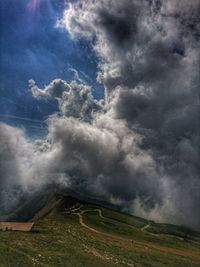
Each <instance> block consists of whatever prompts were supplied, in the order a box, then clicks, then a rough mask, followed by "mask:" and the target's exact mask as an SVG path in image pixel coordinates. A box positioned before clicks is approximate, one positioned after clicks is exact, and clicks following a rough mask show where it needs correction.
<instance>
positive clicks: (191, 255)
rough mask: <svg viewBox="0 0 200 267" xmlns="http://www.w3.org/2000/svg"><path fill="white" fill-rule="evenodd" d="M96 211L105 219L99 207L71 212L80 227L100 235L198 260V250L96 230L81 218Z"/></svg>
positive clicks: (143, 229)
mask: <svg viewBox="0 0 200 267" xmlns="http://www.w3.org/2000/svg"><path fill="white" fill-rule="evenodd" d="M94 211H96V212H98V214H99V217H101V218H104V219H107V218H106V217H104V216H103V215H102V210H101V209H92V210H80V211H79V212H76V213H72V214H75V215H77V216H78V217H79V223H80V225H81V226H82V227H84V228H86V229H88V230H90V231H91V232H93V233H95V234H100V235H103V236H105V237H109V238H111V239H113V238H114V239H117V240H120V241H123V242H126V243H127V242H128V243H130V242H132V244H133V245H137V246H139V247H142V248H146V249H154V250H157V251H160V252H162V253H171V254H173V255H176V256H181V257H188V258H190V259H192V260H195V261H198V262H199V261H200V254H199V253H198V252H193V251H191V252H189V251H185V250H179V249H175V248H169V247H163V246H160V245H157V244H155V245H154V244H151V243H147V242H141V241H136V240H133V239H130V238H125V237H121V236H117V235H112V234H109V233H105V232H102V231H99V230H96V229H94V228H92V227H91V226H88V225H87V224H86V223H85V222H84V220H83V214H84V213H86V212H94ZM149 226H150V224H147V225H145V226H144V227H143V228H142V229H141V230H142V231H145V230H146V229H147V228H148V227H149Z"/></svg>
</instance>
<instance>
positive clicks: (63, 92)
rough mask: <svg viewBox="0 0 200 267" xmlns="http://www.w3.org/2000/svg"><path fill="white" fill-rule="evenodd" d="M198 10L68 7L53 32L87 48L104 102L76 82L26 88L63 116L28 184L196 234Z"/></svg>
mask: <svg viewBox="0 0 200 267" xmlns="http://www.w3.org/2000/svg"><path fill="white" fill-rule="evenodd" d="M198 10H199V2H198V1H196V0H192V1H190V2H188V1H184V0H183V1H172V0H167V1H140V2H139V1H133V0H125V1H114V0H109V1H108V0H101V1H87V3H86V2H85V1H77V2H76V3H75V4H71V5H69V6H68V8H67V9H66V11H65V12H64V14H63V19H62V20H60V21H59V22H58V25H59V26H61V27H65V28H66V29H67V31H68V32H69V33H70V35H71V37H72V38H86V39H88V40H90V41H91V43H92V46H93V49H94V51H95V52H96V54H97V56H98V57H99V73H98V77H97V78H98V80H99V81H101V82H102V83H103V85H104V86H105V88H106V99H105V102H99V101H97V100H95V99H94V98H93V96H92V94H91V88H90V87H88V86H87V85H84V84H79V83H77V82H72V83H71V84H68V83H67V82H65V81H63V80H60V79H57V80H54V81H53V82H52V83H51V84H49V85H48V86H46V87H45V88H44V89H40V88H38V87H37V86H36V85H35V83H34V82H33V81H31V82H30V83H31V88H32V92H33V95H34V96H35V97H36V98H39V97H47V98H53V99H54V98H55V99H57V100H58V105H59V109H60V114H54V115H52V116H51V117H50V118H49V134H48V137H47V140H38V141H37V142H35V143H34V144H31V146H32V147H33V148H32V149H33V150H34V151H35V152H34V153H33V154H34V157H33V156H32V157H31V159H32V160H31V162H32V163H31V170H32V171H31V173H30V175H29V177H32V178H29V179H30V181H34V183H33V182H32V183H31V182H30V181H29V183H31V184H34V186H35V187H37V186H40V184H45V183H51V182H52V181H57V183H58V184H60V185H62V186H63V187H70V188H73V189H74V190H77V191H81V192H83V193H84V194H86V195H91V196H96V197H98V198H101V199H103V200H106V201H109V202H112V203H117V204H118V205H120V206H121V208H122V209H124V210H126V211H129V212H132V213H135V214H137V215H140V216H144V217H147V218H150V219H155V220H159V221H167V222H174V223H181V224H185V225H188V226H192V227H195V228H198V229H199V225H200V212H199V203H200V194H199V191H200V167H199V162H200V148H199V147H200V146H199V144H200V125H199V122H200V118H199V116H200V99H199V95H200V92H199V86H200V81H199V63H200V62H199V17H198V12H197V11H198ZM21 135H22V136H23V133H22V132H21V134H20V136H21ZM20 140H21V139H20ZM25 140H26V142H28V141H27V139H25ZM10 143H12V142H10ZM27 151H28V149H27ZM17 159H18V160H20V161H21V160H22V159H23V157H22V158H21V156H17ZM22 169H23V168H22ZM3 173H5V171H4V172H3ZM8 176H9V175H8Z"/></svg>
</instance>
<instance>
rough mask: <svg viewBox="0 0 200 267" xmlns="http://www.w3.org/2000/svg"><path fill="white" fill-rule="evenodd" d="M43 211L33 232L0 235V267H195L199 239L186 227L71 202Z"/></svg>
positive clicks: (198, 263) (199, 255)
mask: <svg viewBox="0 0 200 267" xmlns="http://www.w3.org/2000/svg"><path fill="white" fill-rule="evenodd" d="M71 207H72V208H71ZM44 211H45V212H44ZM46 212H47V208H45V209H44V210H43V212H40V214H38V216H35V218H39V219H38V220H37V221H36V223H35V226H34V231H33V232H30V233H23V232H0V267H17V266H19V267H24V266H27V267H29V266H38V267H39V266H49V267H50V266H51V267H59V266H61V267H78V266H80V267H83V266H86V267H96V266H97V267H102V266H103V267H106V266H136V267H137V266H138V267H140V266H148V267H150V266H157V267H158V266H170V267H179V266H180V267H189V266H191V267H192V266H200V234H199V233H196V232H193V231H190V230H188V229H186V228H183V227H177V226H173V225H168V224H156V223H154V222H151V221H147V220H144V219H141V218H138V217H134V216H130V215H127V214H123V213H119V212H116V211H113V210H110V209H106V208H102V207H98V206H96V205H91V204H87V203H83V202H80V201H77V200H75V199H71V198H66V199H64V200H63V199H62V200H60V201H59V199H58V200H57V201H55V205H52V203H51V205H49V212H48V214H46V215H45V216H44V213H46ZM41 214H42V216H43V217H41V216H40V215H41Z"/></svg>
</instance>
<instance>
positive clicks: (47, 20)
mask: <svg viewBox="0 0 200 267" xmlns="http://www.w3.org/2000/svg"><path fill="white" fill-rule="evenodd" d="M66 4H67V2H65V1H64V0H59V1H51V0H42V1H38V0H24V1H23V0H20V1H15V0H8V1H3V0H1V1H0V5H1V18H0V20H1V28H0V35H1V43H0V49H1V65H0V69H1V71H0V82H1V87H0V94H1V100H0V119H1V120H2V121H6V122H9V123H12V124H14V125H18V126H21V127H25V128H26V130H27V131H29V134H32V135H33V134H34V137H35V136H37V135H38V134H40V135H41V136H42V135H44V134H45V131H44V130H43V129H42V128H43V127H44V126H45V125H44V124H43V123H40V122H38V121H42V122H43V121H45V120H46V119H47V117H48V115H49V114H51V113H52V112H53V111H56V110H57V106H56V105H55V103H54V101H41V102H38V101H35V99H34V98H33V97H32V94H31V90H30V89H29V86H28V81H29V79H34V80H36V81H37V83H38V84H39V85H41V86H44V85H45V84H48V83H49V82H50V81H51V80H53V79H55V78H62V79H67V80H69V81H70V80H72V79H74V77H75V76H77V75H78V76H80V77H78V76H77V77H76V78H80V79H83V80H84V81H85V82H87V83H88V84H90V85H92V86H93V93H94V95H95V97H96V98H102V97H103V96H104V90H103V87H102V86H101V85H100V84H98V83H97V82H96V74H95V73H96V72H97V62H96V60H97V59H96V57H95V55H94V53H93V51H91V49H90V44H89V43H88V42H86V41H84V40H80V41H77V42H74V41H72V40H71V38H70V37H69V35H68V34H67V33H66V31H64V30H63V29H61V28H59V27H56V24H57V21H58V19H59V18H60V17H61V16H62V12H63V9H64V7H65V6H66ZM76 73H77V74H76ZM23 118H26V120H24V119H23ZM27 119H31V120H30V121H28V120H27ZM32 120H36V122H34V121H32ZM34 127H37V128H34ZM39 127H40V128H41V129H40V128H39ZM39 131H40V132H39Z"/></svg>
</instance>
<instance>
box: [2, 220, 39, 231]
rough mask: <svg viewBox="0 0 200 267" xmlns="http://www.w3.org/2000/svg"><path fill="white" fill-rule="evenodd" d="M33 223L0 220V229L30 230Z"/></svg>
mask: <svg viewBox="0 0 200 267" xmlns="http://www.w3.org/2000/svg"><path fill="white" fill-rule="evenodd" d="M33 225H34V223H33V222H0V230H1V231H22V232H30V231H31V230H32V228H33Z"/></svg>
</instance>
